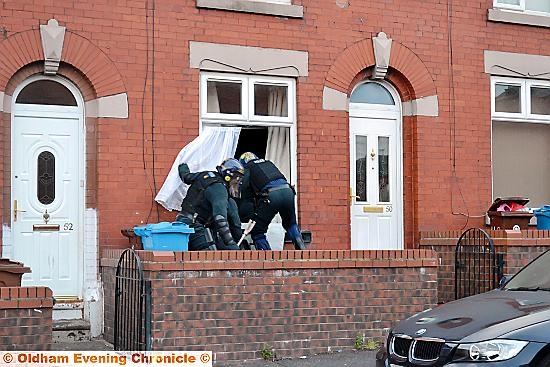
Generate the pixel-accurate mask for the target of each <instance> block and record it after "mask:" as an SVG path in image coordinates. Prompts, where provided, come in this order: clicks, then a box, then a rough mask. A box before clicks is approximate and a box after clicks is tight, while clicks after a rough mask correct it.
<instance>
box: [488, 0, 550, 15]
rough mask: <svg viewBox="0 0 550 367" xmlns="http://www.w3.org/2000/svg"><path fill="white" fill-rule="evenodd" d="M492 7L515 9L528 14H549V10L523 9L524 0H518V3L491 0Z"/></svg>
mask: <svg viewBox="0 0 550 367" xmlns="http://www.w3.org/2000/svg"><path fill="white" fill-rule="evenodd" d="M493 8H498V9H507V10H515V11H520V12H524V13H528V14H538V15H545V16H550V12H544V11H536V10H527V9H525V0H519V5H513V4H503V3H501V2H500V1H499V0H493Z"/></svg>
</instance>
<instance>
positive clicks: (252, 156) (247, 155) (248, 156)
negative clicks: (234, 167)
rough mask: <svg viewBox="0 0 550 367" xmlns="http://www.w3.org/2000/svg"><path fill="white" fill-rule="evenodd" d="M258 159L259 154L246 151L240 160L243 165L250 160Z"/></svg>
mask: <svg viewBox="0 0 550 367" xmlns="http://www.w3.org/2000/svg"><path fill="white" fill-rule="evenodd" d="M256 159H258V156H257V155H256V154H254V153H252V152H244V153H243V154H241V156H240V157H239V161H240V162H241V163H242V164H243V166H246V165H247V164H248V162H250V161H255V160H256Z"/></svg>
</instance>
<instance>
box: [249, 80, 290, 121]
mask: <svg viewBox="0 0 550 367" xmlns="http://www.w3.org/2000/svg"><path fill="white" fill-rule="evenodd" d="M287 89H288V88H287V87H286V86H281V85H268V84H254V114H255V115H257V116H278V117H288V102H287Z"/></svg>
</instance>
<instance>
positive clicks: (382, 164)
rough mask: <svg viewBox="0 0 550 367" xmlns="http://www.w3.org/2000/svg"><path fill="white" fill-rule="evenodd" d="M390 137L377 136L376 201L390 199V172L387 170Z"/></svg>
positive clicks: (385, 201) (384, 201)
mask: <svg viewBox="0 0 550 367" xmlns="http://www.w3.org/2000/svg"><path fill="white" fill-rule="evenodd" d="M389 151H390V138H389V137H387V136H379V137H378V201H379V202H383V203H387V202H389V201H390V172H389V167H390V165H389Z"/></svg>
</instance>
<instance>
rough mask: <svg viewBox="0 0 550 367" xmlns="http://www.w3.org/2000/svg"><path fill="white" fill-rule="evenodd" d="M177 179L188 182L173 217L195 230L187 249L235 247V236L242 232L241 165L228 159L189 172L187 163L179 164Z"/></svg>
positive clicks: (233, 248)
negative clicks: (211, 168) (211, 167)
mask: <svg viewBox="0 0 550 367" xmlns="http://www.w3.org/2000/svg"><path fill="white" fill-rule="evenodd" d="M178 170H179V175H180V178H181V179H182V180H183V182H184V183H186V184H188V185H190V187H189V189H188V190H187V195H186V196H185V198H184V199H183V202H182V203H181V211H180V213H179V214H178V215H177V216H176V220H177V221H180V222H183V223H186V224H188V225H189V226H190V227H192V228H193V229H194V230H195V233H191V235H190V236H189V249H190V250H194V251H198V250H216V249H219V250H238V249H239V247H238V246H237V243H236V241H235V239H237V240H239V239H240V237H241V235H242V229H241V221H240V218H239V212H238V208H237V204H236V203H235V200H233V197H238V196H239V194H240V186H241V180H242V177H243V174H244V168H243V166H242V164H241V163H240V162H239V161H238V160H236V159H234V158H229V159H226V160H225V161H223V162H222V164H221V165H219V166H218V167H216V171H204V172H194V173H191V172H190V171H189V167H188V166H187V164H185V163H183V164H181V165H180V166H179V167H178Z"/></svg>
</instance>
